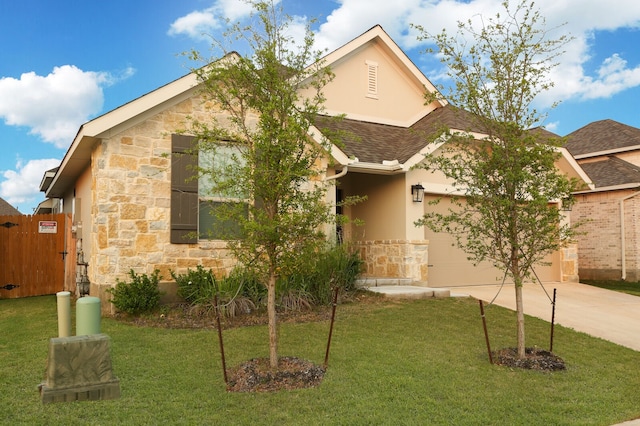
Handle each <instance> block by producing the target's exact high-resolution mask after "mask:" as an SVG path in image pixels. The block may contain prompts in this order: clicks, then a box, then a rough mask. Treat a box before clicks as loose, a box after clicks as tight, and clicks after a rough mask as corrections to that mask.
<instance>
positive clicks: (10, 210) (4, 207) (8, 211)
mask: <svg viewBox="0 0 640 426" xmlns="http://www.w3.org/2000/svg"><path fill="white" fill-rule="evenodd" d="M17 214H22V213H20V211H19V210H18V209H16V208H15V207H13V206H12V205H11V204H9V203H7V202H6V201H5V200H4V199H2V198H0V216H15V215H17Z"/></svg>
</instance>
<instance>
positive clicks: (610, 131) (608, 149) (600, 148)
mask: <svg viewBox="0 0 640 426" xmlns="http://www.w3.org/2000/svg"><path fill="white" fill-rule="evenodd" d="M566 148H567V150H568V151H569V152H570V153H571V154H572V155H573V156H574V157H576V158H587V157H594V156H598V155H606V154H610V153H615V152H622V151H627V150H630V149H638V148H640V129H637V128H635V127H631V126H627V125H626V124H622V123H618V122H617V121H614V120H601V121H595V122H593V123H590V124H587V125H586V126H584V127H581V128H580V129H578V130H576V131H575V132H572V133H570V134H568V135H567V145H566Z"/></svg>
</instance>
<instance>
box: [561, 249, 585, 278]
mask: <svg viewBox="0 0 640 426" xmlns="http://www.w3.org/2000/svg"><path fill="white" fill-rule="evenodd" d="M560 257H561V268H562V277H561V279H560V280H561V282H572V283H577V282H578V281H579V279H580V277H579V276H578V244H575V243H572V244H568V245H567V246H566V247H563V248H562V249H561V250H560Z"/></svg>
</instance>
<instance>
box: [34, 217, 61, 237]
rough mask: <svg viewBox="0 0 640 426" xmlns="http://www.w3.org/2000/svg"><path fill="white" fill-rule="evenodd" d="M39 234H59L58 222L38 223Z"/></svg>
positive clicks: (44, 221)
mask: <svg viewBox="0 0 640 426" xmlns="http://www.w3.org/2000/svg"><path fill="white" fill-rule="evenodd" d="M38 232H39V233H40V234H57V233H58V222H56V221H55V220H41V221H38Z"/></svg>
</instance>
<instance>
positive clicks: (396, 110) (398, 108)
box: [322, 25, 446, 127]
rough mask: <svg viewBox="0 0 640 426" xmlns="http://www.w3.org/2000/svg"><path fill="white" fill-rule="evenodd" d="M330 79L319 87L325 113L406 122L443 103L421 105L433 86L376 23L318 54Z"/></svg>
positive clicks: (384, 121) (395, 122)
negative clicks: (324, 53) (326, 68)
mask: <svg viewBox="0 0 640 426" xmlns="http://www.w3.org/2000/svg"><path fill="white" fill-rule="evenodd" d="M322 65H323V66H328V67H330V68H331V71H332V72H333V73H334V76H335V77H334V78H333V80H332V81H331V82H329V83H328V84H327V85H326V86H324V87H323V94H324V96H325V99H326V100H325V102H324V105H323V106H324V108H325V111H326V113H327V114H328V115H338V114H341V115H345V116H346V117H347V118H350V119H353V120H359V121H367V122H372V123H379V124H387V125H392V126H404V127H408V126H410V125H411V124H412V123H414V122H416V121H417V120H418V119H419V118H421V117H422V116H424V115H425V114H428V113H429V112H430V111H432V110H434V109H435V108H437V107H441V106H442V105H444V104H446V102H444V101H443V102H433V103H431V104H430V105H425V104H424V103H425V99H424V93H425V89H426V90H429V91H431V92H437V90H436V88H435V86H434V85H433V84H432V83H431V82H430V81H429V80H428V79H427V78H426V77H425V75H424V74H423V73H422V72H421V71H420V70H419V69H418V67H416V66H415V64H414V63H413V62H412V61H411V60H410V59H409V57H408V56H407V55H406V54H405V53H404V52H403V51H402V50H401V49H400V48H399V47H398V45H397V44H396V43H395V42H394V41H393V40H392V39H391V38H390V37H389V35H388V34H387V33H386V32H385V31H384V30H383V29H382V27H380V26H379V25H376V26H375V27H373V28H371V29H370V30H368V31H366V32H365V33H363V34H362V35H360V36H358V37H356V38H355V39H354V40H352V41H350V42H349V43H347V44H345V45H344V46H342V47H340V48H339V49H337V50H335V51H333V52H331V53H330V54H328V55H327V56H325V57H324V58H323V59H322Z"/></svg>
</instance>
